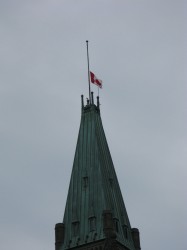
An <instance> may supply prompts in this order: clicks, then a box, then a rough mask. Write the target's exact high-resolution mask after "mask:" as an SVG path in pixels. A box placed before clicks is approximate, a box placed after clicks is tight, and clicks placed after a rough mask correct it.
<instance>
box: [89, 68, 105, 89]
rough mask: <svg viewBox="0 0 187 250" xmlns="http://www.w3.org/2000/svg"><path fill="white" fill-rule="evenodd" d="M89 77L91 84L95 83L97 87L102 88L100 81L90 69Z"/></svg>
mask: <svg viewBox="0 0 187 250" xmlns="http://www.w3.org/2000/svg"><path fill="white" fill-rule="evenodd" d="M90 79H91V82H92V83H93V84H95V85H97V86H98V87H99V88H102V81H101V80H99V79H98V78H97V77H96V76H95V75H94V73H92V72H91V71H90Z"/></svg>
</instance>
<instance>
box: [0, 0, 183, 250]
mask: <svg viewBox="0 0 187 250" xmlns="http://www.w3.org/2000/svg"><path fill="white" fill-rule="evenodd" d="M186 10H187V3H186V1H185V0H154V1H153V0H141V1H140V0H30V1H29V0H1V1H0V118H1V119H0V248H1V250H10V249H14V250H20V249H24V248H26V249H27V250H33V249H34V250H54V249H55V248H54V238H55V237H54V226H55V223H58V222H61V221H62V219H63V213H64V208H65V202H66V196H67V191H68V185H69V180H70V174H71V169H72V164H73V157H74V153H75V147H76V142H77V136H78V130H79V125H80V115H81V100H80V95H81V94H84V96H85V98H86V97H88V84H87V61H86V42H85V41H86V40H89V41H90V42H89V52H90V68H91V70H92V71H93V72H94V73H95V74H96V75H97V76H98V77H99V78H100V79H102V80H103V89H102V90H101V91H100V100H101V115H102V121H103V125H104V129H105V133H106V137H107V140H108V144H109V148H110V151H111V154H112V158H113V161H114V165H115V169H116V172H117V175H118V179H119V183H120V186H121V190H122V193H123V197H124V201H125V204H126V207H127V212H128V215H129V218H130V222H131V226H132V227H138V228H139V230H140V237H141V247H142V250H150V249H151V250H158V249H159V250H161V249H167V250H168V249H169V250H176V249H177V250H186V249H187V237H186V232H187V195H186V193H187V191H186V190H187V181H186V179H187V169H186V162H187V130H186V127H187V112H186V111H187V101H186V100H187V84H186V82H187V73H186V67H187V45H186V44H187V26H186V24H187V11H186ZM92 90H93V91H94V93H95V96H96V95H97V87H96V86H92Z"/></svg>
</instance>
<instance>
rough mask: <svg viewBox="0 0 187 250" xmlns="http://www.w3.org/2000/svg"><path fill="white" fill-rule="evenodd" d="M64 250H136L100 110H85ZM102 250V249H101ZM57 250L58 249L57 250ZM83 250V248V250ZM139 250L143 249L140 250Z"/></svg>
mask: <svg viewBox="0 0 187 250" xmlns="http://www.w3.org/2000/svg"><path fill="white" fill-rule="evenodd" d="M63 228H64V231H63V240H62V242H63V243H62V247H61V248H60V249H61V250H66V249H71V248H75V249H77V247H78V248H79V249H80V247H83V249H84V246H86V245H87V244H89V245H90V246H92V244H94V246H95V245H97V246H98V247H99V248H98V249H115V247H114V246H113V247H112V245H111V244H114V243H115V244H119V245H120V246H121V247H122V248H120V249H129V250H135V249H138V248H135V245H134V242H133V237H132V233H131V226H130V222H129V219H128V215H127V212H126V208H125V204H124V201H123V197H122V194H121V191H120V187H119V183H118V180H117V176H116V173H115V169H114V165H113V162H112V158H111V155H110V151H109V148H108V144H107V140H106V137H105V133H104V129H103V125H102V121H101V116H100V108H99V98H98V97H97V106H96V105H95V104H94V97H93V93H92V96H91V100H90V102H88V103H87V105H86V106H84V100H83V96H82V115H81V123H80V129H79V135H78V140H77V146H76V152H75V157H74V162H73V169H72V174H71V180H70V185H69V191H68V197H67V201H66V208H65V213H64V219H63ZM100 247H101V248H100ZM57 249H58V248H57ZM81 249H82V248H81ZM139 249H140V248H139Z"/></svg>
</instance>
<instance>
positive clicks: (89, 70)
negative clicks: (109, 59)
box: [86, 41, 91, 104]
mask: <svg viewBox="0 0 187 250" xmlns="http://www.w3.org/2000/svg"><path fill="white" fill-rule="evenodd" d="M86 45H87V63H88V86H89V98H90V104H91V88H90V65H89V53H88V41H86Z"/></svg>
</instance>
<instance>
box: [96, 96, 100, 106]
mask: <svg viewBox="0 0 187 250" xmlns="http://www.w3.org/2000/svg"><path fill="white" fill-rule="evenodd" d="M99 106H100V103H99V96H97V107H98V108H99Z"/></svg>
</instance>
